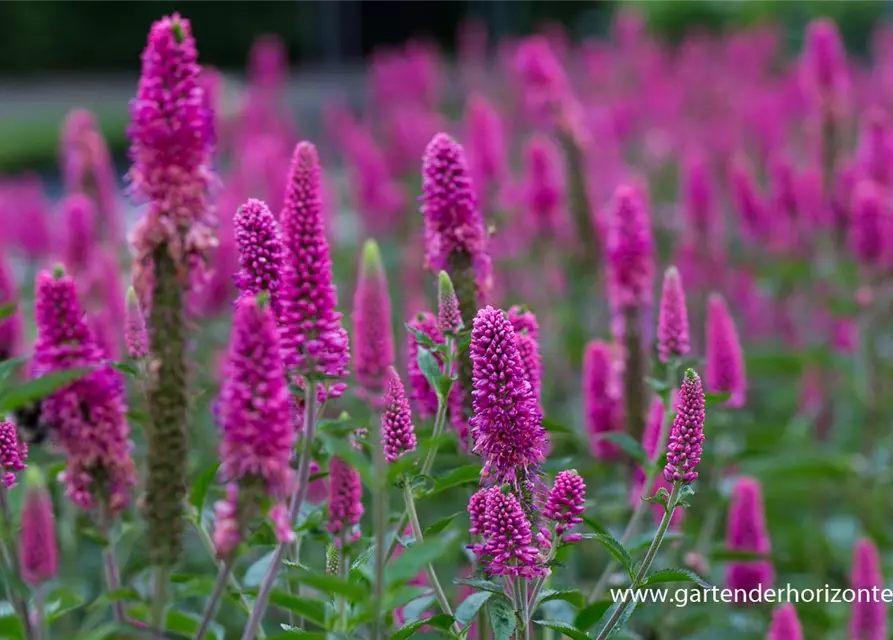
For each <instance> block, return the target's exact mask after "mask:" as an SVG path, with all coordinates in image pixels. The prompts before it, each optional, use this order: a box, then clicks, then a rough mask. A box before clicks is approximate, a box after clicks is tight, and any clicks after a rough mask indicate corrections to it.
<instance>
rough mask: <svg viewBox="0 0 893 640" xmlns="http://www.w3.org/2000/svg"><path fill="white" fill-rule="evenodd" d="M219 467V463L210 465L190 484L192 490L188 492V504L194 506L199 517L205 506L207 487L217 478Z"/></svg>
mask: <svg viewBox="0 0 893 640" xmlns="http://www.w3.org/2000/svg"><path fill="white" fill-rule="evenodd" d="M219 469H220V464H219V463H215V464H213V465H211V466H210V467H208V468H207V469H205V470H204V471H203V472H202V473H201V474H199V476H198V477H197V478H196V479H195V482H193V484H192V490H191V491H190V492H189V504H191V505H192V506H193V507H195V510H196V511H197V512H198V514H199V517H201V513H202V510H203V509H204V508H205V498H207V496H208V488H209V487H210V486H211V483H212V482H214V480H215V479H216V478H217V472H218V470H219Z"/></svg>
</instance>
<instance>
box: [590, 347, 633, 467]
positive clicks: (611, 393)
mask: <svg viewBox="0 0 893 640" xmlns="http://www.w3.org/2000/svg"><path fill="white" fill-rule="evenodd" d="M618 364H619V361H618V359H617V357H616V354H615V348H614V347H612V346H611V345H610V344H608V343H607V342H602V341H600V340H593V341H592V342H590V343H589V344H587V345H586V350H585V351H584V352H583V418H584V420H585V421H586V433H587V435H588V437H589V450H590V452H591V453H592V455H593V457H595V458H599V459H603V460H604V459H609V458H613V457H615V456H616V455H617V454H618V453H619V452H620V450H619V449H618V447H617V445H615V444H613V443H611V442H609V441H607V440H604V439H603V438H602V437H601V436H602V435H603V434H605V433H609V432H611V431H617V430H618V429H620V428H621V426H622V417H623V415H622V414H623V405H622V403H621V400H622V399H621V387H620V375H619V374H620V371H619V368H618Z"/></svg>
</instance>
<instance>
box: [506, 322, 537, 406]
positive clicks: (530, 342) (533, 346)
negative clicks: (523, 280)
mask: <svg viewBox="0 0 893 640" xmlns="http://www.w3.org/2000/svg"><path fill="white" fill-rule="evenodd" d="M508 319H509V322H511V324H512V328H513V329H514V331H515V344H516V345H517V346H518V355H520V356H521V365H522V366H523V367H524V374H525V376H526V378H527V381H528V382H529V383H530V386H531V388H532V389H533V395H534V397H535V398H536V401H537V404H539V403H540V401H541V399H540V396H541V394H542V390H543V361H542V358H541V357H540V345H539V342H538V341H537V336H538V335H539V323H537V321H536V316H535V315H533V312H531V311H527V310H526V309H521V307H518V306H513V307H512V308H511V309H509V311H508Z"/></svg>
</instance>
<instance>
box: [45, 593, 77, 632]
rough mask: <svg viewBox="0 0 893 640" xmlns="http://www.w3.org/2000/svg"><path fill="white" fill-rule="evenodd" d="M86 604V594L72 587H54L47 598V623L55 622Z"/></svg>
mask: <svg viewBox="0 0 893 640" xmlns="http://www.w3.org/2000/svg"><path fill="white" fill-rule="evenodd" d="M83 606H84V596H83V595H82V594H81V593H79V592H77V591H75V590H74V589H71V588H70V587H59V588H57V589H54V590H53V591H52V592H51V593H50V594H49V596H47V599H46V609H45V611H44V615H45V616H46V620H47V624H53V623H54V622H55V621H56V620H58V619H59V618H61V617H62V616H64V615H65V614H66V613H70V612H71V611H74V610H76V609H80V608H81V607H83Z"/></svg>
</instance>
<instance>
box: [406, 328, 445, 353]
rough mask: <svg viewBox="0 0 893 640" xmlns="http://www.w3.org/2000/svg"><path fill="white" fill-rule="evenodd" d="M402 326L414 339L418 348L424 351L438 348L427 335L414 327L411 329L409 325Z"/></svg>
mask: <svg viewBox="0 0 893 640" xmlns="http://www.w3.org/2000/svg"><path fill="white" fill-rule="evenodd" d="M403 326H404V327H406V330H407V331H409V333H411V334H412V335H413V337H415V340H416V342H417V343H418V344H419V345H420V346H422V347H424V348H426V349H429V350H430V349H436V348H437V346H438V345H437V343H436V342H434V340H432V339H431V338H430V337H429V336H428V334H427V333H425V332H424V331H421V330H419V329H416V328H415V327H413V326H412V325H410V324H404V325H403Z"/></svg>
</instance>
